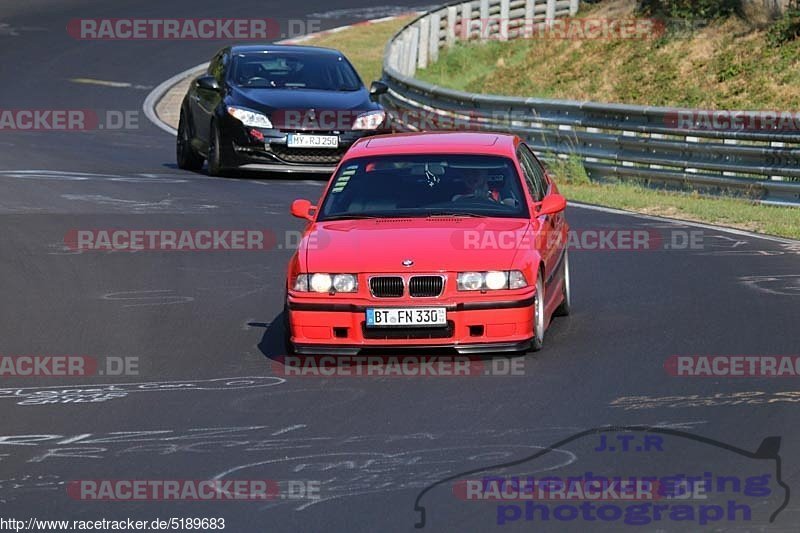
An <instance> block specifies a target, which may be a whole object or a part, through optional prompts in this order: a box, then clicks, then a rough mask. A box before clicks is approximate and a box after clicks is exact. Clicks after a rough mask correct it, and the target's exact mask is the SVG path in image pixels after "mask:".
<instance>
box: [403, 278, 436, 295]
mask: <svg viewBox="0 0 800 533" xmlns="http://www.w3.org/2000/svg"><path fill="white" fill-rule="evenodd" d="M443 287H444V280H443V279H442V277H441V276H413V277H412V278H411V279H410V280H409V281H408V294H410V295H411V296H413V297H415V298H421V297H429V298H430V297H435V296H439V295H440V294H442V288H443Z"/></svg>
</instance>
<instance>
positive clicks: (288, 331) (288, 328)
mask: <svg viewBox="0 0 800 533" xmlns="http://www.w3.org/2000/svg"><path fill="white" fill-rule="evenodd" d="M287 300H288V295H287V294H285V293H284V296H283V349H284V351H285V352H286V353H285V354H284V355H294V344H292V340H291V339H292V325H291V324H290V323H289V303H288V301H287Z"/></svg>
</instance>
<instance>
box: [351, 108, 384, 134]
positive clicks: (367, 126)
mask: <svg viewBox="0 0 800 533" xmlns="http://www.w3.org/2000/svg"><path fill="white" fill-rule="evenodd" d="M385 119H386V112H385V111H381V110H377V111H368V112H366V113H361V114H360V115H358V116H357V117H356V119H355V120H354V121H353V129H354V130H375V129H378V128H379V127H380V125H381V124H383V121H384V120H385Z"/></svg>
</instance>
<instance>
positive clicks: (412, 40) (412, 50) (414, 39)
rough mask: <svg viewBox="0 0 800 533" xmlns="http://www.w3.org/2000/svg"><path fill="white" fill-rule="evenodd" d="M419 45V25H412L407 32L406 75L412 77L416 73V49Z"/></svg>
mask: <svg viewBox="0 0 800 533" xmlns="http://www.w3.org/2000/svg"><path fill="white" fill-rule="evenodd" d="M418 46H419V26H417V25H414V26H411V27H410V28H409V32H408V58H407V61H408V62H407V63H406V76H411V77H413V76H414V74H416V73H417V51H418Z"/></svg>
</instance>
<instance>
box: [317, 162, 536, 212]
mask: <svg viewBox="0 0 800 533" xmlns="http://www.w3.org/2000/svg"><path fill="white" fill-rule="evenodd" d="M436 216H469V217H505V218H526V217H527V216H528V208H527V203H526V202H525V196H524V194H523V192H522V187H521V185H520V179H519V175H518V174H517V171H516V169H515V167H514V163H513V162H512V161H511V159H508V158H506V157H499V156H486V155H435V154H431V155H398V156H378V157H363V158H357V159H352V160H350V161H347V162H346V163H344V164H343V165H342V166H341V167H340V168H339V171H338V172H337V174H336V176H335V177H334V179H333V183H332V185H331V187H330V189H329V191H328V194H327V196H326V197H325V200H324V201H323V203H322V206H321V207H320V214H319V217H318V218H317V220H337V219H348V218H354V219H355V218H365V217H378V218H392V217H436Z"/></svg>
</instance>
